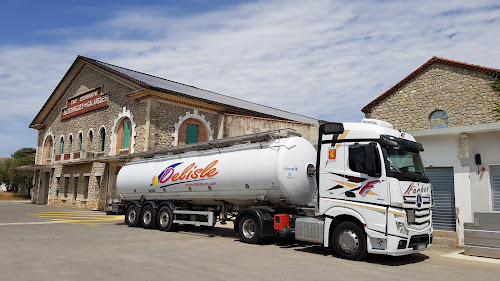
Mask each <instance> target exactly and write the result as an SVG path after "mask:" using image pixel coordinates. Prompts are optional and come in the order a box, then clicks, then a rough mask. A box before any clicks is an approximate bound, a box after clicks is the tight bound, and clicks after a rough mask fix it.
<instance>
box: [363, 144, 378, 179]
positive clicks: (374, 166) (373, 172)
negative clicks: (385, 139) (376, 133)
mask: <svg viewBox="0 0 500 281" xmlns="http://www.w3.org/2000/svg"><path fill="white" fill-rule="evenodd" d="M363 150H364V153H365V157H366V158H365V161H366V162H365V165H366V166H365V167H366V174H367V175H369V176H370V177H380V176H381V175H382V172H381V165H380V156H379V153H378V149H377V143H375V142H371V143H369V144H367V145H364V146H363Z"/></svg>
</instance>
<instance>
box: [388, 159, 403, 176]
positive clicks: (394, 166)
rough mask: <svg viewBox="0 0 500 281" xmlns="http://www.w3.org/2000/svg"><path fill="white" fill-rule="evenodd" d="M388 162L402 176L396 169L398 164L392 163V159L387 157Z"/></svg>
mask: <svg viewBox="0 0 500 281" xmlns="http://www.w3.org/2000/svg"><path fill="white" fill-rule="evenodd" d="M387 161H389V164H390V166H391V167H392V168H394V169H395V170H396V171H397V172H398V173H400V174H401V171H400V170H399V169H398V167H396V164H394V162H392V160H391V158H389V157H387Z"/></svg>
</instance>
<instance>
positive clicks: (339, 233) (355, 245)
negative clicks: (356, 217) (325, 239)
mask: <svg viewBox="0 0 500 281" xmlns="http://www.w3.org/2000/svg"><path fill="white" fill-rule="evenodd" d="M332 244H333V248H334V249H335V252H336V253H337V255H339V257H341V258H344V259H348V260H362V259H363V258H365V257H366V255H367V254H368V252H367V250H366V234H365V232H364V231H363V229H361V227H360V226H359V225H358V224H356V223H354V222H350V221H345V222H341V223H339V224H338V225H337V227H335V230H334V231H333V237H332Z"/></svg>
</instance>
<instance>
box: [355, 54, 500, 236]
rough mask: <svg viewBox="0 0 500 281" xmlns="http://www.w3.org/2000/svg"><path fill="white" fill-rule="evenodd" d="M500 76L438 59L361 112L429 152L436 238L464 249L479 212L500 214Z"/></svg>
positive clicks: (426, 156)
mask: <svg viewBox="0 0 500 281" xmlns="http://www.w3.org/2000/svg"><path fill="white" fill-rule="evenodd" d="M497 77H500V70H499V69H493V68H488V67H483V66H479V65H473V64H468V63H463V62H458V61H453V60H448V59H444V58H438V57H433V58H431V59H430V60H429V61H427V62H426V63H424V64H423V65H422V66H421V67H419V68H418V69H417V70H415V71H414V72H412V73H411V74H410V75H408V76H407V77H406V78H404V79H403V80H401V81H400V82H399V83H398V84H396V85H395V86H393V87H392V88H390V89H389V90H387V91H386V92H385V93H383V94H382V95H380V96H379V97H378V98H376V99H375V100H373V101H372V102H370V103H369V104H368V105H367V106H365V107H364V108H363V109H362V111H363V112H364V113H365V115H366V117H368V118H376V119H381V120H385V121H388V122H390V123H392V124H393V126H394V128H397V129H400V130H405V131H408V132H409V133H410V134H412V135H413V136H414V137H415V139H416V140H417V141H418V142H420V143H422V144H423V145H424V148H425V151H424V152H423V154H422V157H423V160H424V165H425V167H426V172H427V174H428V177H429V179H430V180H431V183H432V184H433V186H434V197H435V206H434V208H433V219H434V227H435V229H436V230H437V231H436V234H437V235H436V236H437V239H438V240H439V239H442V240H443V242H445V243H447V244H450V245H463V240H464V231H463V226H464V225H463V224H464V222H472V221H473V213H474V212H477V211H491V210H497V211H500V142H499V139H500V122H497V121H498V120H497V118H496V116H495V111H494V110H495V108H497V106H498V102H500V98H499V95H498V94H497V93H496V92H495V91H494V90H493V89H492V87H491V83H492V82H494V81H495V79H496V78H497Z"/></svg>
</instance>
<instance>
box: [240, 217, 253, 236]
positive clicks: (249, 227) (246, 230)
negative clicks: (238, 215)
mask: <svg viewBox="0 0 500 281" xmlns="http://www.w3.org/2000/svg"><path fill="white" fill-rule="evenodd" d="M241 229H242V231H243V235H245V237H246V238H253V237H254V235H255V223H254V222H253V221H252V220H250V219H247V220H245V221H244V222H243V226H242V227H241Z"/></svg>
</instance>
